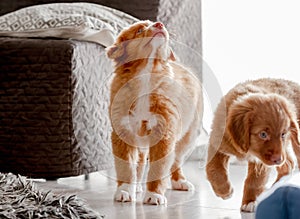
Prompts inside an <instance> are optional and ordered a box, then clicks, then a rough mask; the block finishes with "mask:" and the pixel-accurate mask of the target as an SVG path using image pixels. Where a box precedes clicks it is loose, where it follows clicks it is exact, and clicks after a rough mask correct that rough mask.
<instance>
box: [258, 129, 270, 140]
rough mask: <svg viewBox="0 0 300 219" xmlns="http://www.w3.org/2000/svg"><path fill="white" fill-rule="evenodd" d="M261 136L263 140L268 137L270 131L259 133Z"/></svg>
mask: <svg viewBox="0 0 300 219" xmlns="http://www.w3.org/2000/svg"><path fill="white" fill-rule="evenodd" d="M259 137H260V138H261V139H263V140H265V139H267V138H268V133H267V132H265V131H262V132H260V133H259Z"/></svg>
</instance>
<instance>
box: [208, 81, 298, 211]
mask: <svg viewBox="0 0 300 219" xmlns="http://www.w3.org/2000/svg"><path fill="white" fill-rule="evenodd" d="M299 117H300V86H299V85H298V84H296V83H294V82H291V81H286V80H279V79H260V80H255V81H247V82H245V83H241V84H239V85H237V86H236V87H234V88H233V89H231V90H230V91H229V92H228V93H227V94H226V95H225V96H224V98H223V100H222V101H221V103H220V105H219V106H218V109H217V110H216V113H215V118H214V121H213V125H212V132H211V136H210V141H209V152H208V155H209V157H208V162H207V166H206V172H207V178H208V180H209V181H210V183H211V185H212V187H213V189H214V191H215V193H216V195H217V196H220V197H222V198H223V199H226V198H229V197H230V196H231V194H232V192H233V189H232V187H231V185H230V182H229V179H228V159H229V157H230V156H236V157H237V158H238V159H244V160H248V176H247V179H246V181H245V186H244V195H243V201H242V207H241V209H242V210H243V211H252V210H253V208H251V207H249V206H251V205H249V204H250V203H252V202H253V203H254V202H255V200H256V197H257V196H258V195H259V194H260V193H261V192H262V191H263V190H264V186H265V184H266V182H267V179H268V174H269V171H270V168H271V166H276V167H277V171H278V178H277V180H279V179H280V178H281V177H282V176H284V175H287V174H289V173H290V172H291V171H292V169H293V166H294V162H293V160H292V158H291V157H290V155H289V153H288V150H287V146H288V144H289V142H290V141H291V142H292V146H293V149H294V152H295V154H296V156H297V160H298V164H299V165H300V149H299V148H300V144H299V136H298V132H299V125H298V121H299Z"/></svg>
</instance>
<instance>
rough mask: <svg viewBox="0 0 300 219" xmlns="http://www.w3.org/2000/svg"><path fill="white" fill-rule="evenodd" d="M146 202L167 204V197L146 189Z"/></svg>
mask: <svg viewBox="0 0 300 219" xmlns="http://www.w3.org/2000/svg"><path fill="white" fill-rule="evenodd" d="M144 204H150V205H166V204H167V198H166V197H165V196H163V195H161V194H158V193H155V192H149V191H146V194H145V198H144Z"/></svg>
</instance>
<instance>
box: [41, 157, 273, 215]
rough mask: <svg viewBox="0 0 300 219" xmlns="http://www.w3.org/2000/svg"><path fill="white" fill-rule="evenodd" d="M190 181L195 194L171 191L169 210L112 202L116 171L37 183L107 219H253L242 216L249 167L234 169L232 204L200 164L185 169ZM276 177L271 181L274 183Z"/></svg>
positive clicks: (185, 166) (161, 207) (190, 165)
mask: <svg viewBox="0 0 300 219" xmlns="http://www.w3.org/2000/svg"><path fill="white" fill-rule="evenodd" d="M184 170H185V173H186V176H187V178H188V179H189V181H191V182H192V183H193V184H194V185H195V191H194V192H183V191H173V190H168V191H167V193H166V196H167V199H168V205H167V206H149V205H143V204H142V202H141V199H138V201H137V203H118V202H114V201H113V195H114V191H115V188H116V183H115V181H114V176H113V174H111V173H112V172H113V171H112V170H111V171H102V172H97V173H92V174H90V175H89V180H84V177H83V176H78V177H70V178H61V179H58V180H57V181H47V182H40V183H38V185H39V187H41V188H43V189H46V190H49V189H51V190H52V191H53V192H55V193H72V194H74V193H76V194H78V196H79V197H81V198H83V199H85V200H86V201H87V202H88V204H89V205H90V207H92V208H93V209H95V210H97V211H99V212H101V213H102V214H104V215H106V218H107V219H115V218H118V219H123V218H124V219H146V218H149V219H150V218H151V219H156V218H157V219H177V218H180V219H185V218H187V219H196V218H203V219H206V218H208V219H217V218H218V219H239V218H242V219H251V218H254V215H253V214H249V213H248V214H247V213H240V210H239V208H240V203H241V198H242V187H243V180H244V178H245V176H246V171H247V170H246V166H243V165H231V166H230V179H231V181H232V184H233V187H234V189H235V192H234V195H233V196H232V198H231V199H229V200H225V201H224V200H222V199H220V198H218V197H216V196H215V195H214V193H213V191H212V190H211V187H210V185H209V183H208V181H207V180H206V178H205V171H204V169H203V168H200V165H199V162H196V161H188V162H187V163H186V164H185V165H184ZM274 177H275V175H274V173H273V174H272V176H271V177H270V179H274Z"/></svg>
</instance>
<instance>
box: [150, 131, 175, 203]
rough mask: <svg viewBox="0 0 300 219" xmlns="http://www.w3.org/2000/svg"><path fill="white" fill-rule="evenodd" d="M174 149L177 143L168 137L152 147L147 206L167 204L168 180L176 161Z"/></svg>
mask: <svg viewBox="0 0 300 219" xmlns="http://www.w3.org/2000/svg"><path fill="white" fill-rule="evenodd" d="M173 139H174V138H173ZM174 147H175V142H174V141H173V140H172V138H168V137H166V138H165V139H162V140H160V142H159V143H157V144H156V145H154V146H151V147H150V151H149V160H150V163H149V164H150V167H149V172H148V178H147V191H146V194H145V198H144V203H145V204H152V205H165V204H167V199H166V197H165V196H164V193H165V190H166V186H167V185H166V184H167V182H166V180H167V179H168V176H169V175H170V169H171V165H172V162H173V161H174Z"/></svg>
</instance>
